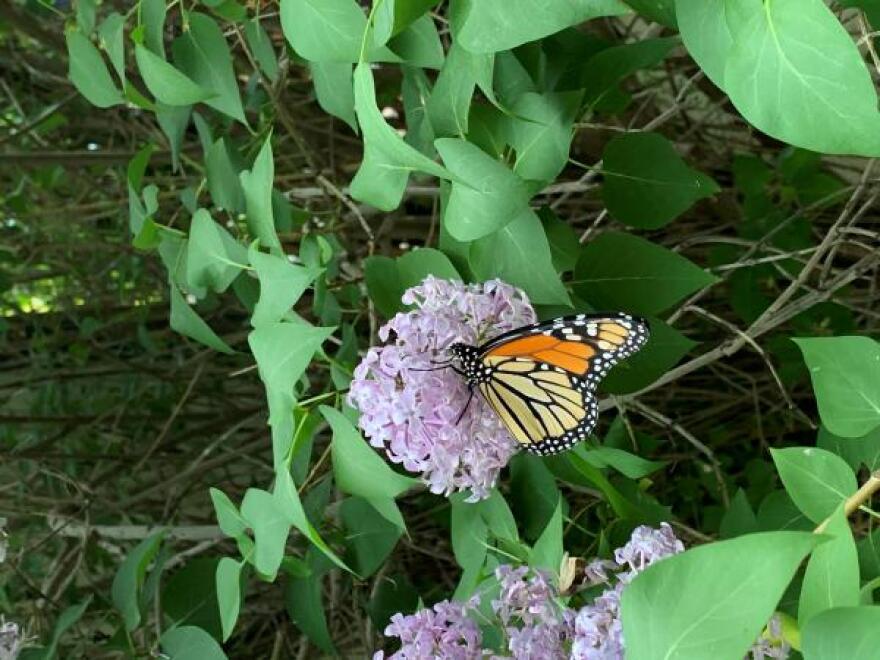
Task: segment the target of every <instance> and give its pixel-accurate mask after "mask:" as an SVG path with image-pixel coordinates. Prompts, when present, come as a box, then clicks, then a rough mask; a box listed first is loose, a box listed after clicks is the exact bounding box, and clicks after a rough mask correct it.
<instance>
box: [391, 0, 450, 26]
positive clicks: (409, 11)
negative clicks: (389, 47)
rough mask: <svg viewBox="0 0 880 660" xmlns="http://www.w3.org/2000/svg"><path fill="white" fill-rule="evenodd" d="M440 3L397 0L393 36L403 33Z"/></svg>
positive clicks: (436, 1) (420, 0)
mask: <svg viewBox="0 0 880 660" xmlns="http://www.w3.org/2000/svg"><path fill="white" fill-rule="evenodd" d="M386 1H387V0H386ZM439 2H440V0H397V1H396V2H394V30H393V31H392V34H399V33H400V32H402V31H403V30H404V29H406V27H407V26H408V25H410V24H411V23H412V22H413V21H415V20H416V19H417V18H419V17H421V16H424V15H425V12H427V11H428V10H429V9H431V8H432V7H434V6H435V5H437V4H438V3H439Z"/></svg>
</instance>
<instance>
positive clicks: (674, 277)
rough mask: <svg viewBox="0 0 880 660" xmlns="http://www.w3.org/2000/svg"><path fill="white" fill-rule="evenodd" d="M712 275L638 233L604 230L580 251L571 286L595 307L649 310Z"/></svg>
mask: <svg viewBox="0 0 880 660" xmlns="http://www.w3.org/2000/svg"><path fill="white" fill-rule="evenodd" d="M716 281H717V278H716V277H715V276H713V275H710V274H709V273H707V272H706V271H705V270H703V269H702V268H699V267H697V266H695V265H694V264H693V263H691V262H690V261H688V260H687V259H685V258H684V257H682V256H679V255H678V254H676V253H675V252H672V251H671V250H667V249H666V248H664V247H661V246H659V245H655V244H654V243H650V242H648V241H646V240H644V239H642V238H637V237H636V236H631V235H629V234H622V233H618V232H605V233H604V234H600V235H599V236H597V237H596V238H595V239H593V240H592V241H590V243H588V244H587V245H586V246H585V247H584V249H583V250H582V252H581V256H580V258H579V259H578V262H577V265H576V266H575V270H574V290H575V293H577V294H578V295H579V296H580V297H582V298H583V299H585V300H586V301H587V302H589V303H590V304H591V305H592V306H593V307H595V308H596V309H625V310H627V311H631V312H636V313H639V314H645V315H652V314H657V313H659V312H662V311H663V310H666V309H669V308H670V307H672V306H673V305H675V303H677V302H678V301H679V300H681V299H682V298H685V297H686V296H688V295H690V294H692V293H694V292H695V291H698V290H699V289H702V288H703V287H705V286H708V285H710V284H712V283H714V282H716Z"/></svg>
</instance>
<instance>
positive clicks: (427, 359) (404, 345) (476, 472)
mask: <svg viewBox="0 0 880 660" xmlns="http://www.w3.org/2000/svg"><path fill="white" fill-rule="evenodd" d="M402 301H403V303H404V304H406V305H412V306H413V309H412V310H411V311H408V312H402V313H399V314H397V315H396V316H395V317H394V318H393V319H391V320H390V321H389V322H388V323H387V324H386V325H384V326H383V327H382V328H381V329H380V330H379V337H380V339H382V341H383V342H386V343H385V345H383V346H379V347H374V348H372V349H370V351H369V352H368V353H367V355H366V356H365V357H364V359H363V361H362V362H361V363H360V364H359V365H358V366H357V368H356V369H355V372H354V379H353V381H352V383H351V390H350V393H349V396H348V401H349V403H350V404H351V405H353V406H354V407H356V408H357V409H358V410H359V411H360V422H359V424H360V427H361V429H362V430H363V431H364V433H365V434H366V435H367V437H368V438H369V440H370V444H372V445H373V446H374V447H378V448H383V449H384V450H385V452H386V453H387V454H388V457H389V458H390V459H391V460H392V461H394V462H395V463H400V464H402V465H403V466H404V468H406V469H407V470H408V471H410V472H414V473H421V476H422V479H423V480H424V481H425V483H426V484H427V485H428V487H429V488H430V489H431V491H432V492H434V493H438V494H439V493H443V494H446V495H448V494H450V493H452V492H454V491H460V490H470V491H471V493H472V498H471V499H473V500H478V499H482V498H484V497H486V496H488V493H489V490H490V489H491V488H492V486H493V485H494V483H495V481H496V479H497V477H498V473H499V472H500V470H501V468H503V467H504V466H505V465H506V464H507V462H508V461H509V460H510V457H511V456H512V455H513V454H514V453H515V452H516V450H517V445H516V442H515V441H514V440H513V439H512V438H511V437H510V434H509V433H508V432H507V430H506V429H505V428H504V426H503V424H502V423H501V420H499V419H498V417H497V416H496V415H494V414H492V413H491V412H490V411H489V410H488V409H487V405H488V404H486V403H485V401H483V399H482V398H481V397H479V396H475V397H474V398H473V400H472V401H471V402H470V405H469V406H468V409H467V412H466V413H465V414H464V416H462V417H461V419H460V420H458V418H459V415H460V414H461V412H462V410H464V409H465V406H466V405H467V402H468V395H469V391H468V388H467V385H466V384H465V382H464V380H463V379H462V378H461V377H460V376H459V375H458V374H456V373H455V372H454V371H453V370H452V369H436V366H437V365H436V364H435V363H436V362H448V360H449V355H448V354H447V353H446V349H447V348H448V347H449V346H450V345H451V344H453V343H455V342H465V343H468V344H479V343H482V342H484V341H486V340H487V339H490V338H492V337H493V336H496V335H499V334H502V333H504V332H507V331H508V330H512V329H514V328H517V327H520V326H522V325H527V324H529V323H533V322H534V321H535V312H534V310H533V309H532V306H531V304H530V303H529V300H528V298H527V297H526V295H525V293H523V292H522V291H521V290H519V289H517V288H514V287H512V286H510V285H508V284H505V283H504V282H501V281H499V280H491V281H489V282H485V283H483V284H469V285H466V284H462V283H461V282H455V281H450V280H441V279H437V278H435V277H430V276H429V277H428V278H426V279H425V280H424V281H423V282H422V283H421V284H420V285H418V286H416V287H413V288H411V289H408V290H407V291H406V292H405V293H404V295H403V298H402ZM432 368H433V369H435V370H433V371H430V369H432Z"/></svg>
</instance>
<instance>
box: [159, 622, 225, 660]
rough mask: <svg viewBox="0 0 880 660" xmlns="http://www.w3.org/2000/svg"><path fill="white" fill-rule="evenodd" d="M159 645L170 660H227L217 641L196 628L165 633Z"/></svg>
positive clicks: (190, 627) (172, 630) (187, 627)
mask: <svg viewBox="0 0 880 660" xmlns="http://www.w3.org/2000/svg"><path fill="white" fill-rule="evenodd" d="M159 644H160V645H161V646H162V652H163V653H164V654H165V655H166V656H167V657H168V659H169V660H193V659H194V658H198V659H199V660H226V654H225V653H224V652H223V649H222V648H221V647H220V645H219V644H218V643H217V641H216V640H215V639H214V638H213V637H211V636H210V635H209V634H208V633H206V632H205V631H204V630H202V629H201V628H196V627H195V626H181V627H180V628H172V629H171V630H168V631H166V632H165V633H163V635H162V637H161V639H160V640H159Z"/></svg>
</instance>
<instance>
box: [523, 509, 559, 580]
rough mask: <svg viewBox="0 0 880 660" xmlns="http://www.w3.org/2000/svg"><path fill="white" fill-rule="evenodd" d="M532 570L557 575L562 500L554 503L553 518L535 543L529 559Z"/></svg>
mask: <svg viewBox="0 0 880 660" xmlns="http://www.w3.org/2000/svg"><path fill="white" fill-rule="evenodd" d="M529 565H530V566H531V567H532V568H543V569H544V570H547V571H550V573H552V574H553V575H558V573H559V567H560V566H561V565H562V498H561V497H560V498H559V500H558V501H557V503H556V509H555V510H554V511H553V516H552V517H551V518H550V521H549V522H548V523H547V526H546V527H545V528H544V531H543V532H541V536H539V537H538V540H537V541H535V546H534V547H533V548H532V553H531V555H530V557H529Z"/></svg>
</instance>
